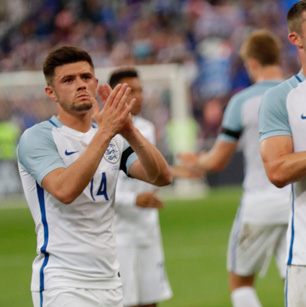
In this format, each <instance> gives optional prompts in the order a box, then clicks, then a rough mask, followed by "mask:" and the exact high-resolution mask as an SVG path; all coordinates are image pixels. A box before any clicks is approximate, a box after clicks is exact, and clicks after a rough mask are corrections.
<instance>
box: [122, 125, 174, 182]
mask: <svg viewBox="0 0 306 307" xmlns="http://www.w3.org/2000/svg"><path fill="white" fill-rule="evenodd" d="M121 134H122V136H123V137H124V138H125V139H126V140H127V141H128V142H129V144H130V145H131V147H132V148H133V150H134V151H135V153H136V154H137V156H138V160H136V161H135V162H134V163H133V164H132V165H131V166H130V168H129V175H130V176H131V177H133V178H136V179H140V180H143V181H146V182H148V183H151V184H154V185H156V186H164V185H168V184H170V183H171V182H172V174H171V170H170V167H169V165H168V163H167V162H166V160H165V159H164V157H163V156H162V154H161V153H160V152H159V150H158V149H157V148H156V147H155V146H154V145H153V144H152V143H150V142H149V141H148V140H147V139H146V138H145V137H144V136H143V135H142V134H141V133H140V132H139V130H138V129H137V128H136V127H135V126H133V125H130V126H129V127H128V128H127V127H126V129H125V130H124V131H122V132H121Z"/></svg>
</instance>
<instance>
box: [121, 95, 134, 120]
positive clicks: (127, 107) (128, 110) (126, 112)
mask: <svg viewBox="0 0 306 307" xmlns="http://www.w3.org/2000/svg"><path fill="white" fill-rule="evenodd" d="M135 102H136V99H135V98H133V99H132V100H131V101H130V103H129V104H125V105H124V107H123V110H121V111H122V114H121V116H122V118H126V117H127V116H128V115H129V113H131V111H132V108H133V106H134V104H135Z"/></svg>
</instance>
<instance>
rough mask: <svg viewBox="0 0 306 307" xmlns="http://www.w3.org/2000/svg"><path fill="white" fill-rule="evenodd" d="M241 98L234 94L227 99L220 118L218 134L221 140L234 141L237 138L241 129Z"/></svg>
mask: <svg viewBox="0 0 306 307" xmlns="http://www.w3.org/2000/svg"><path fill="white" fill-rule="evenodd" d="M243 101H244V100H243V99H242V98H241V97H240V95H235V96H233V97H232V98H231V100H230V101H229V103H228V105H227V107H226V109H225V112H224V115H223V120H222V130H221V133H220V134H219V136H218V139H219V140H221V141H227V142H235V141H237V140H238V139H239V137H240V134H241V132H242V130H243V126H242V118H241V108H242V104H243Z"/></svg>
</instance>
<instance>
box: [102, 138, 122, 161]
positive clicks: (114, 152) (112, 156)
mask: <svg viewBox="0 0 306 307" xmlns="http://www.w3.org/2000/svg"><path fill="white" fill-rule="evenodd" d="M104 158H105V160H107V161H108V162H110V163H112V164H115V163H116V162H118V160H119V148H118V146H117V144H116V141H115V140H111V141H110V143H109V145H108V147H107V149H106V151H105V153H104Z"/></svg>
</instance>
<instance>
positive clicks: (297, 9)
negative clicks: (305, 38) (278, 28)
mask: <svg viewBox="0 0 306 307" xmlns="http://www.w3.org/2000/svg"><path fill="white" fill-rule="evenodd" d="M305 11H306V1H305V0H301V1H298V2H297V3H295V4H293V6H292V7H291V9H290V10H289V12H288V14H287V26H288V31H289V33H292V32H296V33H298V34H301V33H302V27H301V26H302V23H303V21H305V19H304V17H303V12H305Z"/></svg>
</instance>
